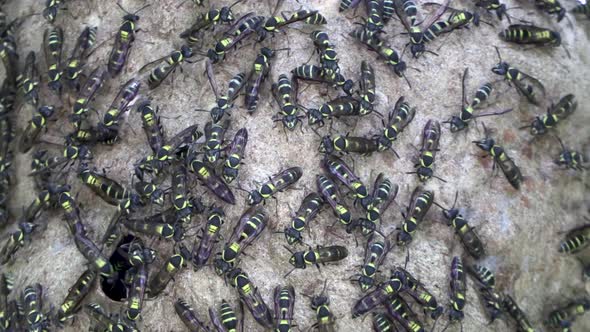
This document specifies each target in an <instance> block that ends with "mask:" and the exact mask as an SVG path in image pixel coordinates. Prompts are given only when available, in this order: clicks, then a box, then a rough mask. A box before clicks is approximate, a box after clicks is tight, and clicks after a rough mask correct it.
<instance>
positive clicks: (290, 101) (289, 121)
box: [271, 74, 302, 130]
mask: <svg viewBox="0 0 590 332" xmlns="http://www.w3.org/2000/svg"><path fill="white" fill-rule="evenodd" d="M271 91H272V95H273V97H274V98H275V101H276V102H277V104H278V105H279V108H280V112H279V114H277V115H276V116H273V121H281V122H282V123H283V126H284V127H285V128H287V129H289V130H294V129H295V127H296V126H297V123H298V122H300V121H301V118H302V117H301V116H299V115H298V113H299V106H298V105H297V80H292V79H289V77H287V75H285V74H281V75H279V80H278V81H277V82H276V83H273V85H272V87H271Z"/></svg>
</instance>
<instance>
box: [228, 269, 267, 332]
mask: <svg viewBox="0 0 590 332" xmlns="http://www.w3.org/2000/svg"><path fill="white" fill-rule="evenodd" d="M227 278H228V279H229V284H230V285H231V286H232V287H234V288H235V289H237V291H238V294H239V296H240V300H241V302H242V303H244V304H245V305H246V308H248V311H250V313H251V314H252V317H254V319H255V320H256V322H258V324H260V325H262V326H263V327H264V328H266V329H271V328H272V326H273V325H272V312H271V311H270V309H269V308H268V306H267V305H266V303H265V302H264V299H263V298H262V295H261V294H260V291H259V290H258V287H256V286H255V285H254V284H253V283H252V281H251V280H250V277H249V276H248V274H246V272H244V271H242V269H240V268H236V269H233V270H231V271H230V272H229V273H228V274H227Z"/></svg>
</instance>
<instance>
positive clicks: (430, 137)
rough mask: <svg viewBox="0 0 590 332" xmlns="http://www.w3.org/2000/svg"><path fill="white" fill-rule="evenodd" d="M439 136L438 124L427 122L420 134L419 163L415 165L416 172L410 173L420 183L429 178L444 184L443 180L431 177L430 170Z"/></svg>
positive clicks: (436, 122)
mask: <svg viewBox="0 0 590 332" xmlns="http://www.w3.org/2000/svg"><path fill="white" fill-rule="evenodd" d="M440 134H441V131H440V123H439V122H438V121H436V120H434V121H433V120H428V122H426V125H425V126H424V132H423V133H422V148H421V149H420V157H419V163H417V164H416V165H415V167H417V169H416V172H411V173H416V174H417V175H418V179H419V180H420V181H421V182H425V181H427V180H428V179H430V178H431V177H435V178H437V179H439V180H441V181H443V182H445V181H444V180H443V179H441V178H439V177H437V176H435V175H433V170H432V166H433V165H434V160H435V157H436V152H437V151H439V149H438V144H439V141H440Z"/></svg>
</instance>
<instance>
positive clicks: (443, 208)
mask: <svg viewBox="0 0 590 332" xmlns="http://www.w3.org/2000/svg"><path fill="white" fill-rule="evenodd" d="M432 203H433V204H434V205H436V206H438V207H439V208H440V209H441V210H443V211H448V210H447V209H446V208H445V207H444V206H442V205H440V204H438V203H437V202H435V201H432Z"/></svg>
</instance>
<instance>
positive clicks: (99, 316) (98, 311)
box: [85, 303, 139, 332]
mask: <svg viewBox="0 0 590 332" xmlns="http://www.w3.org/2000/svg"><path fill="white" fill-rule="evenodd" d="M85 308H86V311H87V312H88V314H89V315H90V317H91V318H92V319H94V320H95V321H97V322H98V327H100V328H102V329H103V330H106V331H117V332H136V331H139V330H137V329H136V328H134V327H132V326H130V325H127V324H126V323H124V322H123V321H122V320H121V318H119V316H118V315H112V314H107V313H106V312H105V311H104V309H103V308H102V307H101V306H100V305H98V304H96V303H89V304H87V305H86V307H85Z"/></svg>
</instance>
